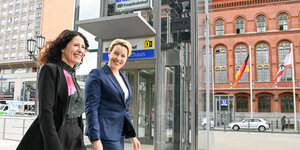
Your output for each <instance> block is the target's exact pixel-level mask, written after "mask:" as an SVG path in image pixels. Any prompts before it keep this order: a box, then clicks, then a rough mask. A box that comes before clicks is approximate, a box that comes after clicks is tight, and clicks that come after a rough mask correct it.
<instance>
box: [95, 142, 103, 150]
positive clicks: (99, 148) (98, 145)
mask: <svg viewBox="0 0 300 150" xmlns="http://www.w3.org/2000/svg"><path fill="white" fill-rule="evenodd" d="M93 150H103V146H102V143H101V141H100V140H96V141H93Z"/></svg>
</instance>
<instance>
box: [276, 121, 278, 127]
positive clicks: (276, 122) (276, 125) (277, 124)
mask: <svg viewBox="0 0 300 150" xmlns="http://www.w3.org/2000/svg"><path fill="white" fill-rule="evenodd" d="M276 129H278V120H277V119H276Z"/></svg>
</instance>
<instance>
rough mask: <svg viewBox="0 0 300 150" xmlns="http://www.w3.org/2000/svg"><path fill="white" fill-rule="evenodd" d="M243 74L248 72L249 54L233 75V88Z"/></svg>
mask: <svg viewBox="0 0 300 150" xmlns="http://www.w3.org/2000/svg"><path fill="white" fill-rule="evenodd" d="M244 72H249V54H248V56H247V57H246V59H245V61H244V62H243V64H242V66H241V68H240V70H239V71H238V73H237V74H236V75H235V82H234V85H233V86H235V85H236V84H237V83H238V82H239V81H240V79H241V78H242V75H243V73H244Z"/></svg>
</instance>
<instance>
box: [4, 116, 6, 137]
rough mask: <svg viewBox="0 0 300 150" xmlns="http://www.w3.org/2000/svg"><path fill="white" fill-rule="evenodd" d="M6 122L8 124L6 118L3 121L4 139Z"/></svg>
mask: <svg viewBox="0 0 300 150" xmlns="http://www.w3.org/2000/svg"><path fill="white" fill-rule="evenodd" d="M5 124H6V118H4V121H3V140H4V139H5Z"/></svg>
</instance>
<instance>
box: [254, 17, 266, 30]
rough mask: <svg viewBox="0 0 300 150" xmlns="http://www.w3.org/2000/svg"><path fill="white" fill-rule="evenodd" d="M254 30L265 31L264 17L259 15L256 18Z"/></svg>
mask: <svg viewBox="0 0 300 150" xmlns="http://www.w3.org/2000/svg"><path fill="white" fill-rule="evenodd" d="M256 30H257V32H266V17H265V16H264V15H259V16H258V17H257V18H256Z"/></svg>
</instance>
